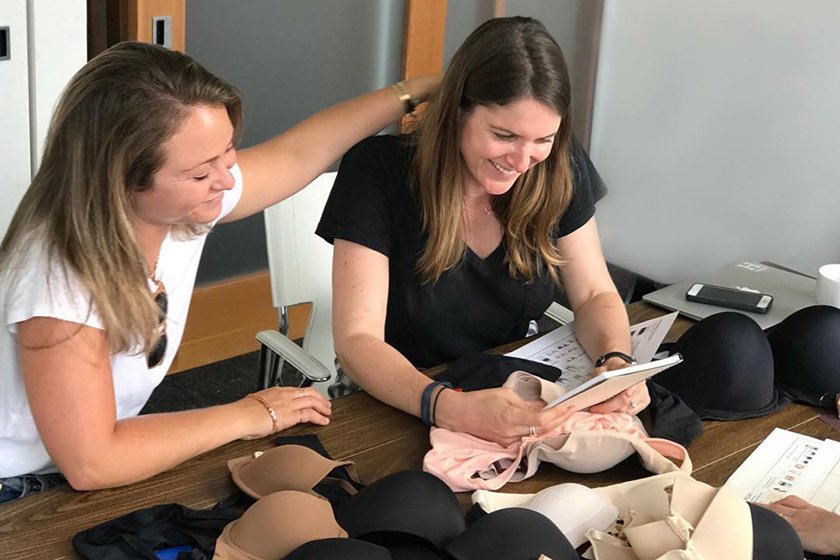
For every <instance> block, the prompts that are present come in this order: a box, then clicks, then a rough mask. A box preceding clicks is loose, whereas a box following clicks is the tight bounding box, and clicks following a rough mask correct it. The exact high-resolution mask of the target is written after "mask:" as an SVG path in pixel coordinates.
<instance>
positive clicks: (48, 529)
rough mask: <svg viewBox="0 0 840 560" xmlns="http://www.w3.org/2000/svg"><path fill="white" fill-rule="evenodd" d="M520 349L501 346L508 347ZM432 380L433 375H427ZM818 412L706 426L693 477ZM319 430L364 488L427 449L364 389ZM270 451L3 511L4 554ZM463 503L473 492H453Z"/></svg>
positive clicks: (812, 429)
mask: <svg viewBox="0 0 840 560" xmlns="http://www.w3.org/2000/svg"><path fill="white" fill-rule="evenodd" d="M628 311H629V313H630V317H631V321H632V322H633V323H636V322H640V321H643V320H646V319H650V318H653V317H656V316H659V315H662V314H663V311H662V310H660V309H658V308H656V307H653V306H650V305H647V304H645V303H635V304H632V305H630V306H629V307H628ZM691 324H692V322H691V321H689V320H686V319H683V318H678V319H677V321H676V322H675V324H674V326H673V327H672V329H671V331H670V332H669V333H668V337H667V339H666V340H675V339H676V338H678V337H679V335H680V334H682V333H683V332H684V331H685V330H686V329H687V328H688V327H689V326H691ZM516 346H518V344H513V345H509V347H505V348H500V349H498V350H499V351H502V352H503V351H507V350H508V349H512V348H514V347H516ZM429 373H430V375H434V374H435V373H436V370H432V371H430V372H429ZM818 416H819V411H817V410H816V409H813V408H810V407H806V406H802V405H797V404H793V405H790V406H788V407H786V408H784V409H783V410H781V411H779V412H776V413H774V414H772V415H769V416H764V417H762V418H755V419H750V420H739V421H732V422H711V421H707V422H704V433H703V435H702V436H701V437H700V438H698V439H697V440H696V441H695V442H694V443H692V444H691V446H689V448H688V450H689V454H690V455H691V459H692V462H693V464H694V476H695V477H696V478H697V479H699V480H702V481H704V482H707V483H709V484H713V485H721V484H723V483H724V482H725V481H726V479H727V478H728V477H729V475H730V474H731V473H732V472H733V471H734V470H735V469H736V468H737V467H738V465H740V464H741V462H742V461H743V460H744V459H745V458H746V457H747V456H748V455H749V454H750V453H751V452H752V450H753V449H755V447H756V446H757V445H758V444H759V443H760V442H761V441H762V439H764V438H765V437H766V436H767V435H768V434H769V433H770V432H771V431H772V430H773V428H775V427H780V428H785V429H789V430H793V431H796V432H800V433H803V434H807V435H811V436H814V437H817V438H821V439H822V438H825V437H830V438H836V437H837V433H836V432H834V431H833V430H832V429H831V428H830V427H829V426H828V425H827V424H825V423H824V422H822V421H821V420H819V418H818ZM303 434H316V435H317V436H318V437H319V438H320V440H321V442H322V443H323V444H324V446H325V447H326V449H327V450H328V451H329V452H330V454H331V455H332V456H333V457H334V458H336V459H349V460H352V461H354V462H355V463H356V468H357V471H358V473H359V475H360V477H361V479H362V480H363V481H364V482H367V483H370V482H372V481H374V480H377V479H378V478H381V477H383V476H385V475H386V474H389V473H392V472H396V471H399V470H402V469H417V468H420V467H421V465H422V460H423V456H424V455H425V453H426V451H427V450H428V449H429V440H428V430H427V429H426V428H425V426H423V424H422V423H421V422H420V420H418V419H417V418H414V417H413V416H409V415H407V414H404V413H402V412H400V411H397V410H395V409H393V408H391V407H388V406H386V405H384V404H382V403H380V402H378V401H376V400H374V399H373V398H371V397H369V396H368V395H367V394H365V393H361V392H360V393H354V394H352V395H349V396H346V397H341V398H338V399H336V400H335V401H333V414H332V421H331V422H330V424H329V425H328V426H324V427H313V426H309V425H306V426H299V427H295V428H292V429H289V430H286V431H285V432H283V434H282V435H303ZM273 446H274V438H273V437H269V438H263V439H259V440H252V441H236V442H233V443H230V444H228V445H225V446H223V447H221V448H219V449H216V450H214V451H211V452H208V453H205V454H203V455H201V456H199V457H196V458H194V459H191V460H189V461H187V462H185V463H183V464H182V465H180V466H178V467H176V468H174V469H171V470H169V471H167V472H165V473H161V474H159V475H157V476H155V477H153V478H151V479H149V480H146V481H143V482H139V483H136V484H132V485H130V486H124V487H121V488H114V489H109V490H98V491H91V492H75V491H73V490H72V489H70V488H69V486H67V485H65V486H62V487H59V488H56V489H53V490H50V491H48V492H43V493H41V494H36V495H33V496H29V497H26V498H23V499H20V500H16V501H13V502H10V503H8V504H4V505H0V558H2V559H7V558H8V559H14V560H27V559H38V560H52V559H65V558H77V556H76V555H75V553H74V552H73V549H72V546H71V539H72V537H73V535H75V534H76V533H77V532H79V531H82V530H84V529H86V528H89V527H92V526H94V525H97V524H99V523H102V522H104V521H107V520H109V519H113V518H115V517H118V516H120V515H123V514H126V513H129V512H131V511H135V510H138V509H141V508H146V507H149V506H153V505H157V504H165V503H173V502H174V503H179V504H182V505H185V506H187V507H191V508H206V507H209V506H212V505H213V504H215V503H217V502H219V501H220V500H222V499H224V498H226V497H228V496H230V495H231V494H233V493H234V492H235V491H236V488H235V486H234V485H233V483H232V482H231V480H230V475H229V473H228V470H227V466H226V462H227V461H228V460H229V459H233V458H236V457H241V456H243V455H248V454H251V453H253V452H255V451H259V450H264V449H269V448H271V447H273ZM648 474H649V473H648V472H647V471H645V470H644V469H643V468H642V467H641V465H640V464H639V462H638V461H637V460H635V459H634V458H633V457H631V458H630V459H628V460H627V461H624V462H623V463H621V464H620V465H618V466H616V467H614V468H612V469H610V470H609V471H606V472H603V473H599V474H594V475H581V474H575V473H569V472H566V471H563V470H561V469H558V468H556V467H554V466H552V465H543V466H541V467H540V470H539V472H538V473H537V474H536V476H534V477H533V478H530V479H528V480H525V481H522V482H519V483H516V484H509V485H507V486H506V487H505V489H504V490H505V491H506V492H520V493H530V492H537V491H539V490H541V489H542V488H545V487H547V486H550V485H553V484H558V483H561V482H579V483H582V484H586V485H588V486H592V487H597V486H602V485H605V484H613V483H616V482H622V481H626V480H631V479H634V478H639V477H643V476H647V475H648ZM459 499H460V500H461V502H462V504H465V505H466V504H467V503H468V501H469V496H468V495H467V494H463V495H460V496H459Z"/></svg>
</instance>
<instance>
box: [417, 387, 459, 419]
mask: <svg viewBox="0 0 840 560" xmlns="http://www.w3.org/2000/svg"><path fill="white" fill-rule="evenodd" d="M435 387H445V388H447V389H451V388H452V383H449V382H447V381H432V382H431V383H429V384H428V385H426V386H425V387H424V388H423V394H422V395H420V420H422V421H423V423H424V424H425V425H427V426H434V422H433V420H432V415H431V406H430V405H431V399H432V392H433V391H434V390H435Z"/></svg>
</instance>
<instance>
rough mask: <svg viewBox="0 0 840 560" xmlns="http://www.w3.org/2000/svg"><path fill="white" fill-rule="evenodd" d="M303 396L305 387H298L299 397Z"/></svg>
mask: <svg viewBox="0 0 840 560" xmlns="http://www.w3.org/2000/svg"><path fill="white" fill-rule="evenodd" d="M303 396H304V392H303V389H298V398H300V397H303Z"/></svg>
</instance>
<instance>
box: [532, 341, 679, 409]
mask: <svg viewBox="0 0 840 560" xmlns="http://www.w3.org/2000/svg"><path fill="white" fill-rule="evenodd" d="M680 362H682V356H681V355H680V354H674V355H673V356H668V357H667V358H663V359H661V360H656V361H653V362H648V363H646V364H638V365H635V366H630V367H626V368H622V369H614V370H612V371H605V372H604V373H602V374H600V375H598V376H596V377H593V378H592V379H590V380H589V381H586V382H585V383H582V384H580V385H578V386H577V387H575V388H574V389H572V390H570V391H568V392H566V393H564V394H562V395H560V396H559V397H557V398H556V399H554V400H553V401H551V402H550V403H548V404H547V405H546V406H545V407H546V408H551V407H554V406H557V405H560V404H562V405H565V406H569V405H574V406H575V408H576V409H577V410H585V409H587V408H589V407H590V406H593V405H596V404H598V403H599V402H603V401H605V400H607V399H609V398H611V397H614V396H615V395H617V394H619V393H620V392H622V391H624V390H625V389H629V388H630V387H632V386H633V385H635V384H636V383H641V382H642V381H645V380H647V379H650V378H651V377H653V376H654V375H656V374H657V373H659V372H661V371H665V370H666V369H668V368H669V367H671V366H675V365H677V364H678V363H680Z"/></svg>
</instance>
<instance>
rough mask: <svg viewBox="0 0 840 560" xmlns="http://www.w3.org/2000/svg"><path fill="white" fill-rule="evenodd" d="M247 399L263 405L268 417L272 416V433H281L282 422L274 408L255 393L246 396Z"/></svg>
mask: <svg viewBox="0 0 840 560" xmlns="http://www.w3.org/2000/svg"><path fill="white" fill-rule="evenodd" d="M245 398H246V399H254V400H255V401H257V402H258V403H260V404H261V405H263V406H264V407H265V410H266V412H268V415H269V416H271V433H272V434H274V433H277V432H279V431H280V421H279V419H278V418H277V411H276V410H274V408H272V406H271V405H270V404H268V401H266V400H265V399H264V398H262V397H261V396H260V395H255V394H254V393H251V394H249V395H245Z"/></svg>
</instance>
